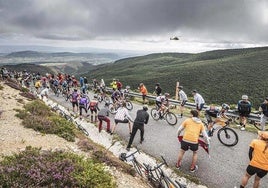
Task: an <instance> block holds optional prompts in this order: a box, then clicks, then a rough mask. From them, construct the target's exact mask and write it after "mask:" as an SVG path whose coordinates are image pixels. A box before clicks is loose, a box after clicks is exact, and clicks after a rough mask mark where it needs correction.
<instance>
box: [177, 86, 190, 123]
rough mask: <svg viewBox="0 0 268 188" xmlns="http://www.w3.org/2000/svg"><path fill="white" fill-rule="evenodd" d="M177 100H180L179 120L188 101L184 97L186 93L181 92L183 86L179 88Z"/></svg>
mask: <svg viewBox="0 0 268 188" xmlns="http://www.w3.org/2000/svg"><path fill="white" fill-rule="evenodd" d="M178 88H179V98H180V102H181V105H180V112H181V118H182V116H183V111H184V106H185V104H186V102H187V101H188V97H187V95H186V93H185V92H184V91H183V86H179V87H178Z"/></svg>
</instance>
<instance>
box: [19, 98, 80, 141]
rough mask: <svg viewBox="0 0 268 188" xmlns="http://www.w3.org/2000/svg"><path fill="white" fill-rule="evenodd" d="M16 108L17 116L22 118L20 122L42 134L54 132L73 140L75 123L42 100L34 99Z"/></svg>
mask: <svg viewBox="0 0 268 188" xmlns="http://www.w3.org/2000/svg"><path fill="white" fill-rule="evenodd" d="M24 108H25V109H24V110H17V112H18V114H16V116H17V117H19V118H21V119H23V121H22V124H23V125H24V126H25V127H27V128H32V129H34V130H35V131H39V132H41V133H44V134H56V135H58V136H60V137H62V138H64V139H65V140H67V141H71V142H74V141H75V131H74V130H75V125H74V124H73V123H71V122H70V121H67V120H66V119H64V118H62V117H60V116H58V115H57V114H55V113H53V112H51V111H50V108H49V107H48V106H46V105H45V104H44V103H43V102H42V101H39V100H35V101H33V102H31V103H28V104H26V105H25V106H24Z"/></svg>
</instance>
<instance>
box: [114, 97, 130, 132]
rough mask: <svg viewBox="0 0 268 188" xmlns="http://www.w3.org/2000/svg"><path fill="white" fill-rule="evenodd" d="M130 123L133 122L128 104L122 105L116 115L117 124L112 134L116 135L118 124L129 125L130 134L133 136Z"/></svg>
mask: <svg viewBox="0 0 268 188" xmlns="http://www.w3.org/2000/svg"><path fill="white" fill-rule="evenodd" d="M130 121H131V122H133V120H132V118H131V116H130V115H129V113H128V109H127V108H126V103H125V102H123V103H120V107H119V108H118V110H117V113H116V114H115V117H114V122H115V124H114V126H113V128H112V132H111V134H113V133H114V131H115V128H116V126H117V124H118V123H128V128H129V134H130V135H131V131H132V127H131V123H130Z"/></svg>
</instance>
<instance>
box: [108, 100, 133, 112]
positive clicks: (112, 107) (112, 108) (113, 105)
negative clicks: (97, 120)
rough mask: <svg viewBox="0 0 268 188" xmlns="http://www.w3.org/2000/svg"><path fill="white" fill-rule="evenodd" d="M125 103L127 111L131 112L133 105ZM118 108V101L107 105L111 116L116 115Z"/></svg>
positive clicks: (128, 102)
mask: <svg viewBox="0 0 268 188" xmlns="http://www.w3.org/2000/svg"><path fill="white" fill-rule="evenodd" d="M125 103H126V108H127V109H128V110H132V109H133V104H132V103H131V102H130V101H125ZM119 107H120V102H119V101H117V102H115V103H110V104H109V112H110V113H111V114H116V112H117V110H118V108H119Z"/></svg>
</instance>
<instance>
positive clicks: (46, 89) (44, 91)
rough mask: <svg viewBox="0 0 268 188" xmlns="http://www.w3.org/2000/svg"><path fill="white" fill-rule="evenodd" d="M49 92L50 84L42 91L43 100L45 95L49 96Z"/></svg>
mask: <svg viewBox="0 0 268 188" xmlns="http://www.w3.org/2000/svg"><path fill="white" fill-rule="evenodd" d="M48 92H49V87H48V86H47V87H46V88H45V89H43V90H42V91H41V92H40V95H41V99H42V100H43V98H44V96H45V97H48Z"/></svg>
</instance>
